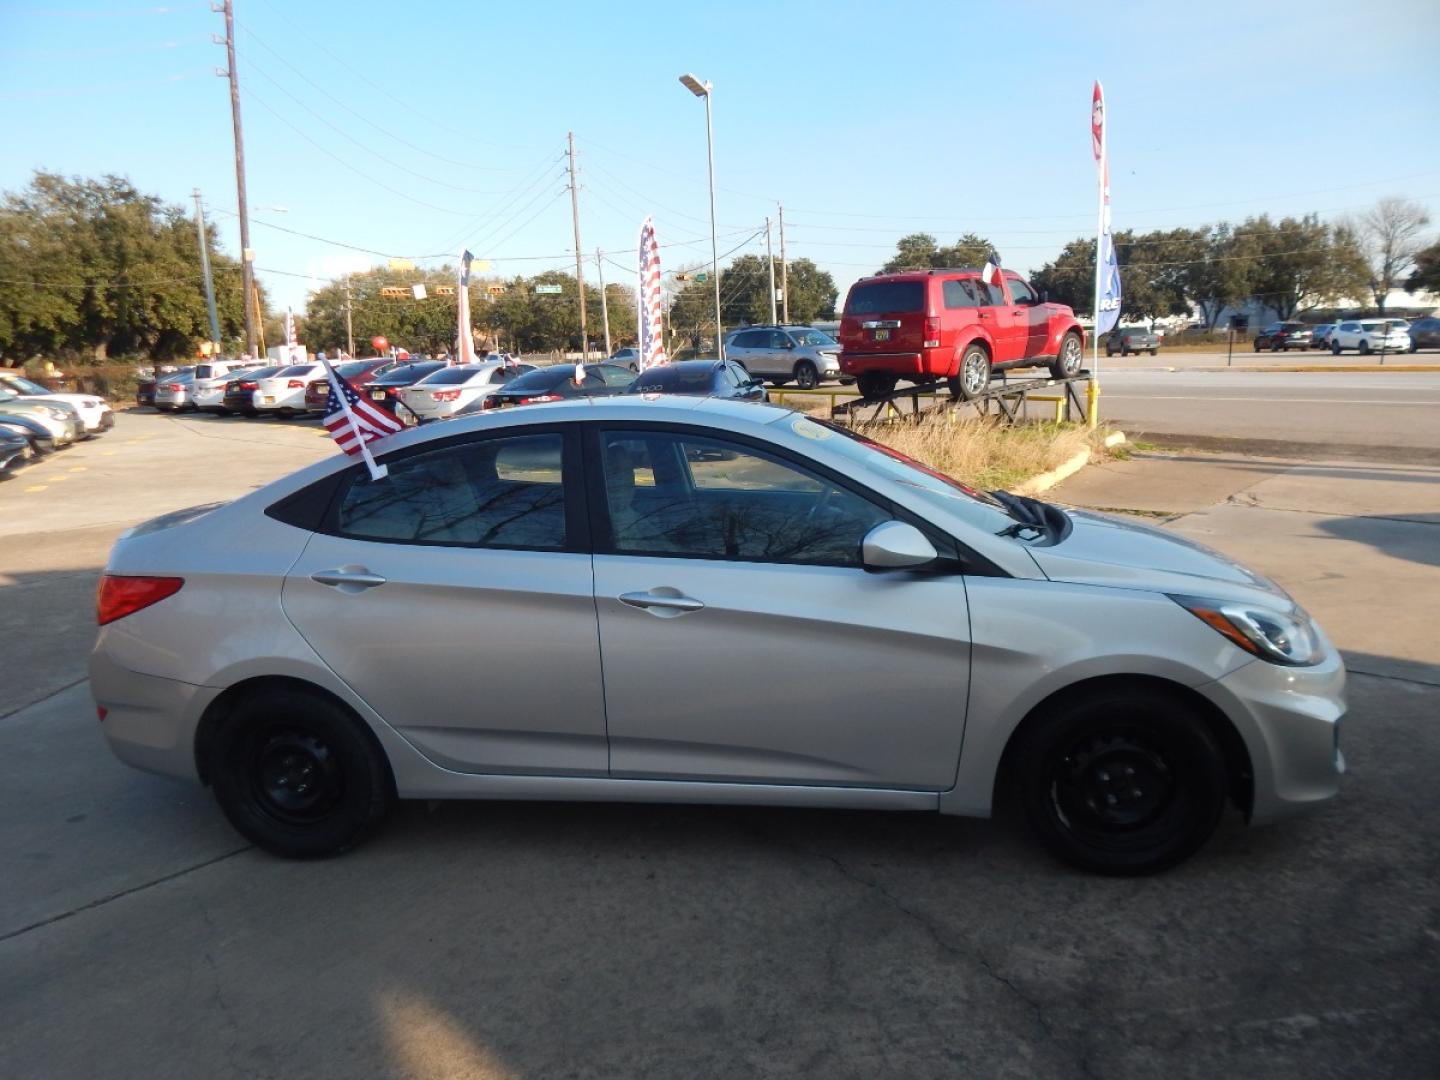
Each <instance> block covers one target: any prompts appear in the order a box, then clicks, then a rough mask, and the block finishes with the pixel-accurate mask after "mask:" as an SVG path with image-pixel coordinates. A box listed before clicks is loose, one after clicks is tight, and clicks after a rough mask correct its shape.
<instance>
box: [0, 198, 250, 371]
mask: <svg viewBox="0 0 1440 1080" xmlns="http://www.w3.org/2000/svg"><path fill="white" fill-rule="evenodd" d="M209 245H210V259H211V263H212V268H213V272H214V278H215V291H216V306H217V308H218V310H219V315H220V320H221V335H222V337H223V338H225V339H227V340H233V339H235V338H237V337H238V335H239V333H240V330H241V327H242V326H243V316H242V311H241V302H240V274H239V264H238V263H236V261H235V260H234V259H231V258H229V257H227V256H225V255H224V254H223V253H222V252H220V251H219V250H218V249H216V247H215V243H214V235H213V234H211V235H210V237H209ZM198 249H199V243H198V238H197V236H196V233H195V225H194V222H193V221H192V220H191V219H190V217H189V215H188V213H187V212H186V211H185V210H184V209H183V208H181V207H179V206H173V205H166V204H165V203H163V202H162V201H161V200H160V199H158V198H156V197H155V196H152V195H146V194H143V193H142V192H140V191H138V190H137V189H136V188H135V187H134V185H132V184H131V183H130V182H129V181H128V180H126V179H124V178H123V177H117V176H105V177H102V178H100V179H99V180H86V179H82V178H78V177H76V178H66V177H63V176H59V175H56V174H54V173H45V172H37V173H35V175H34V177H33V178H32V179H31V181H30V184H29V186H28V187H27V188H25V189H24V190H23V191H20V192H14V193H7V194H6V195H5V197H4V200H3V203H0V353H3V354H4V355H5V357H6V360H7V362H11V361H14V362H19V361H23V360H24V359H26V358H28V357H31V356H38V355H43V354H58V355H65V356H69V357H71V358H80V357H82V356H89V357H91V358H94V359H103V358H105V357H106V356H108V355H111V354H123V353H142V354H148V355H150V356H154V357H156V358H159V359H172V358H175V357H180V356H187V355H190V354H191V353H192V352H193V350H194V347H195V345H196V344H197V343H198V342H200V341H205V340H209V338H210V328H209V317H208V314H207V312H206V306H205V293H204V285H203V280H202V277H201V273H200V258H199V250H198ZM262 300H263V297H262Z"/></svg>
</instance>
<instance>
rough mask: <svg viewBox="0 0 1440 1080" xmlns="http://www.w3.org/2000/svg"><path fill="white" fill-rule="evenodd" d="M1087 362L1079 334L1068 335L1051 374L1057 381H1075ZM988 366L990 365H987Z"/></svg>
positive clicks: (1053, 363) (1062, 340)
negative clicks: (1085, 361) (1082, 365)
mask: <svg viewBox="0 0 1440 1080" xmlns="http://www.w3.org/2000/svg"><path fill="white" fill-rule="evenodd" d="M1084 360H1085V349H1084V347H1083V346H1082V345H1081V344H1080V335H1079V334H1066V335H1065V337H1064V338H1063V339H1061V341H1060V350H1059V351H1058V352H1057V353H1056V354H1055V360H1054V362H1052V363H1051V365H1050V374H1051V375H1053V376H1054V377H1055V378H1057V379H1073V378H1074V377H1075V376H1076V375H1078V374H1080V365H1081V364H1082V363H1084ZM987 366H988V365H987Z"/></svg>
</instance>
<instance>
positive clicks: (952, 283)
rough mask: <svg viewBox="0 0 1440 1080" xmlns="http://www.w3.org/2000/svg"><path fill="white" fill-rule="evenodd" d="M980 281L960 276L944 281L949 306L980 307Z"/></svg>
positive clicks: (946, 302)
mask: <svg viewBox="0 0 1440 1080" xmlns="http://www.w3.org/2000/svg"><path fill="white" fill-rule="evenodd" d="M979 285H980V283H979V282H978V281H975V280H973V279H971V278H958V279H952V280H949V281H946V282H944V283H943V291H944V293H945V306H946V307H947V308H952V309H953V308H972V307H980V306H981V304H982V303H983V301H982V300H981V299H980V288H979Z"/></svg>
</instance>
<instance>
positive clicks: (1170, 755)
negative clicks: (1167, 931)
mask: <svg viewBox="0 0 1440 1080" xmlns="http://www.w3.org/2000/svg"><path fill="white" fill-rule="evenodd" d="M1013 753H1014V757H1013V758H1012V759H1011V760H1012V761H1013V762H1014V763H1015V764H1016V765H1017V766H1018V772H1019V780H1020V790H1021V797H1022V800H1023V802H1024V806H1025V813H1026V817H1027V818H1028V819H1029V821H1030V825H1031V827H1032V828H1033V829H1034V830H1035V832H1036V834H1037V835H1038V836H1039V838H1040V840H1041V842H1042V843H1044V845H1045V846H1046V847H1047V848H1049V850H1050V851H1051V852H1053V853H1054V854H1055V855H1057V856H1059V857H1060V858H1062V859H1064V860H1065V861H1067V862H1069V863H1072V864H1073V865H1075V866H1079V867H1081V868H1083V869H1086V870H1093V871H1097V872H1099V873H1104V874H1149V873H1155V872H1157V871H1160V870H1165V869H1167V868H1169V867H1171V866H1174V865H1175V864H1176V863H1178V862H1181V861H1182V860H1184V859H1186V858H1188V857H1189V856H1190V855H1192V854H1194V853H1195V852H1196V851H1197V850H1199V848H1200V847H1201V846H1202V845H1203V844H1204V843H1205V841H1206V840H1207V839H1209V837H1210V835H1211V833H1213V832H1214V831H1215V827H1216V825H1217V824H1219V821H1220V815H1221V813H1222V812H1223V810H1224V808H1225V793H1226V775H1225V760H1224V756H1223V754H1222V753H1221V750H1220V747H1219V745H1218V744H1217V742H1216V740H1215V737H1214V735H1212V734H1211V732H1210V729H1209V728H1208V727H1207V726H1206V724H1205V721H1204V719H1203V718H1202V717H1201V716H1200V715H1199V714H1198V712H1197V711H1196V709H1195V708H1193V707H1192V706H1190V705H1189V704H1187V703H1186V702H1185V701H1183V700H1181V699H1180V698H1177V697H1174V696H1172V695H1170V694H1168V693H1165V692H1164V691H1161V690H1154V689H1150V688H1148V687H1140V686H1124V685H1120V686H1115V687H1113V688H1106V689H1101V690H1097V691H1093V692H1089V693H1081V694H1079V695H1077V696H1076V697H1074V698H1073V699H1072V700H1069V701H1063V700H1062V701H1061V702H1060V703H1059V704H1057V705H1055V706H1054V707H1052V708H1050V709H1049V710H1048V711H1047V712H1045V713H1043V714H1041V715H1039V716H1037V717H1035V718H1034V719H1033V720H1032V721H1031V722H1030V724H1029V727H1028V728H1027V729H1026V730H1025V731H1024V732H1023V733H1022V735H1021V740H1020V742H1019V743H1018V744H1017V745H1016V746H1015V747H1014V750H1013Z"/></svg>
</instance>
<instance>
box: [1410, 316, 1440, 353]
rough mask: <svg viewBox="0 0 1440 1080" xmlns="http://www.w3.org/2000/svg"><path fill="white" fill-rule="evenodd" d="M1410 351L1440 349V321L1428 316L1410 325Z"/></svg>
mask: <svg viewBox="0 0 1440 1080" xmlns="http://www.w3.org/2000/svg"><path fill="white" fill-rule="evenodd" d="M1408 333H1409V335H1410V351H1411V352H1416V351H1417V350H1420V349H1440V319H1437V318H1435V317H1434V316H1430V315H1427V316H1426V317H1425V318H1423V319H1416V320H1415V321H1414V322H1413V323H1411V324H1410V329H1409V331H1408Z"/></svg>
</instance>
